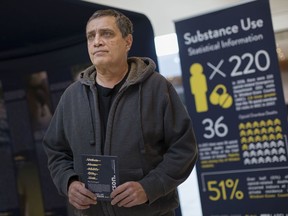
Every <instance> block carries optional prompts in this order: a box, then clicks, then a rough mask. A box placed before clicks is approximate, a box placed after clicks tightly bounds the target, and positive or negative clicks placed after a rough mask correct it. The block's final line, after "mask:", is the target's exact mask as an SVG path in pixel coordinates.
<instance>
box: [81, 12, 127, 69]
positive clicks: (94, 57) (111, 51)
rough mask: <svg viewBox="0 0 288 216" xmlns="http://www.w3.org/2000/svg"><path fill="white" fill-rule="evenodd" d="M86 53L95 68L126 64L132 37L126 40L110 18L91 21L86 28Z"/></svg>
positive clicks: (113, 19)
mask: <svg viewBox="0 0 288 216" xmlns="http://www.w3.org/2000/svg"><path fill="white" fill-rule="evenodd" d="M86 36H87V44H88V52H89V56H90V59H91V61H92V63H93V64H94V65H95V66H96V67H106V68H107V67H109V66H113V65H119V64H120V63H122V62H124V61H125V62H126V58H127V52H128V50H129V49H130V47H131V44H132V35H128V36H127V37H126V38H123V37H122V34H121V32H120V30H119V28H118V27H117V25H116V23H115V18H114V17H112V16H104V17H99V18H96V19H94V20H91V21H90V22H89V23H88V25H87V28H86Z"/></svg>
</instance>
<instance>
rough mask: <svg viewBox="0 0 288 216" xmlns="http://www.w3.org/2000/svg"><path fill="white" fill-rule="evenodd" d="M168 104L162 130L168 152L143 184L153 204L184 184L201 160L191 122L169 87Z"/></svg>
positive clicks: (178, 99)
mask: <svg viewBox="0 0 288 216" xmlns="http://www.w3.org/2000/svg"><path fill="white" fill-rule="evenodd" d="M165 100H166V102H165V104H166V106H165V110H164V112H163V113H164V116H163V127H164V129H163V130H164V145H165V149H167V150H166V152H165V153H164V154H163V159H162V161H161V162H160V163H159V164H158V165H157V166H156V167H155V169H153V170H151V171H150V172H149V173H148V175H146V176H145V177H144V178H143V179H142V180H141V181H140V183H141V185H142V186H143V188H144V190H145V192H146V193H147V196H148V199H149V203H150V204H151V203H153V202H154V201H156V200H157V199H158V198H160V197H162V196H165V195H167V194H168V193H169V192H171V191H173V190H175V189H176V188H177V186H178V185H180V184H181V183H182V182H184V181H185V180H186V179H187V178H188V177H189V175H190V173H191V171H192V169H193V167H194V166H195V163H196V160H197V157H198V149H197V145H196V140H195V136H194V132H193V129H192V122H191V119H190V117H189V115H188V113H187V111H186V109H185V107H184V105H183V103H182V101H181V100H180V98H179V96H178V94H177V92H176V91H175V89H174V87H173V86H172V84H170V83H169V84H168V94H167V97H166V99H165Z"/></svg>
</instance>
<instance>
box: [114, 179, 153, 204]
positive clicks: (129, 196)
mask: <svg viewBox="0 0 288 216" xmlns="http://www.w3.org/2000/svg"><path fill="white" fill-rule="evenodd" d="M111 198H112V201H111V204H112V205H116V204H117V205H118V206H119V207H121V206H123V207H132V206H136V205H141V204H143V203H145V202H147V201H148V198H147V195H146V193H145V191H144V189H143V187H142V185H141V184H140V183H138V182H126V183H124V184H122V185H120V186H118V187H117V188H116V189H115V190H114V191H113V192H112V193H111Z"/></svg>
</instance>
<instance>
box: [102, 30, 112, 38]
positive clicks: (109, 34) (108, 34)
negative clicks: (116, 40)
mask: <svg viewBox="0 0 288 216" xmlns="http://www.w3.org/2000/svg"><path fill="white" fill-rule="evenodd" d="M103 35H104V36H105V37H110V36H112V32H109V31H106V32H104V33H103Z"/></svg>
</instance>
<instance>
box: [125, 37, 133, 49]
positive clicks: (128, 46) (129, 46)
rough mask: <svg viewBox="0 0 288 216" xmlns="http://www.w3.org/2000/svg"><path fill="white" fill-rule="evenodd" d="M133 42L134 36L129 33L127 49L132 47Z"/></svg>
mask: <svg viewBox="0 0 288 216" xmlns="http://www.w3.org/2000/svg"><path fill="white" fill-rule="evenodd" d="M132 43H133V36H132V34H129V35H127V37H126V47H127V51H129V50H130V49H131V46H132Z"/></svg>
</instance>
